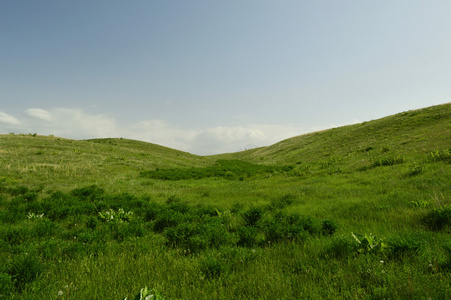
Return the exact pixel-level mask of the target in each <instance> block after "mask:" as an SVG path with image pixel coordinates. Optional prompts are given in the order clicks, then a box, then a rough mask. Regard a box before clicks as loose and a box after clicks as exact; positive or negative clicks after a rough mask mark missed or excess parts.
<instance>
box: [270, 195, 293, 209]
mask: <svg viewBox="0 0 451 300" xmlns="http://www.w3.org/2000/svg"><path fill="white" fill-rule="evenodd" d="M295 199H296V196H295V195H292V194H285V195H283V196H282V197H280V198H277V199H273V200H271V203H270V205H269V207H270V208H271V209H283V208H285V207H287V206H289V205H291V204H292V203H293V201H294V200H295Z"/></svg>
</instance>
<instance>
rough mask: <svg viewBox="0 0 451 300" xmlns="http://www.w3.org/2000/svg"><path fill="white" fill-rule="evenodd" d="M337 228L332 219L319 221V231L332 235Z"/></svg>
mask: <svg viewBox="0 0 451 300" xmlns="http://www.w3.org/2000/svg"><path fill="white" fill-rule="evenodd" d="M337 229H338V225H337V223H335V221H333V220H324V221H322V222H321V232H322V233H324V234H328V235H332V234H334V233H335V231H337Z"/></svg>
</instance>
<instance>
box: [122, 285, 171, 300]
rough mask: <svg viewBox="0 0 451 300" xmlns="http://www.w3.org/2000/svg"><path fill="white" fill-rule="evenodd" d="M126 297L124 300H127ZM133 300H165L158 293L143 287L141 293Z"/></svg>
mask: <svg viewBox="0 0 451 300" xmlns="http://www.w3.org/2000/svg"><path fill="white" fill-rule="evenodd" d="M127 299H128V298H127V297H125V298H124V299H123V300H127ZM133 300H164V298H163V296H161V294H160V293H159V292H158V291H156V290H152V289H149V288H148V287H147V286H145V287H143V288H142V289H141V290H140V291H139V293H138V294H137V295H136V296H135V297H134V298H133Z"/></svg>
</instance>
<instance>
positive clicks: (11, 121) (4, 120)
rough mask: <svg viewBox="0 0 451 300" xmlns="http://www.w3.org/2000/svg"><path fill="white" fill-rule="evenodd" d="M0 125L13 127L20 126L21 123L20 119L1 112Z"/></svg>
mask: <svg viewBox="0 0 451 300" xmlns="http://www.w3.org/2000/svg"><path fill="white" fill-rule="evenodd" d="M0 123H1V124H4V125H13V126H16V125H20V121H19V120H18V119H16V118H15V117H13V116H11V115H8V114H7V113H4V112H2V111H0Z"/></svg>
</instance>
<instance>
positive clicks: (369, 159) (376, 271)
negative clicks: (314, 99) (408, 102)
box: [0, 103, 451, 299]
mask: <svg viewBox="0 0 451 300" xmlns="http://www.w3.org/2000/svg"><path fill="white" fill-rule="evenodd" d="M450 183H451V103H448V104H443V105H438V106H433V107H428V108H424V109H420V110H414V111H408V112H403V113H399V114H396V115H393V116H388V117H385V118H382V119H378V120H373V121H368V122H364V123H361V124H356V125H349V126H343V127H339V128H333V129H329V130H324V131H320V132H313V133H310V134H305V135H301V136H296V137H293V138H290V139H287V140H284V141H281V142H279V143H276V144H274V145H271V146H267V147H261V148H257V149H251V150H247V151H242V152H237V153H225V154H220V155H212V156H197V155H192V154H189V153H186V152H182V151H178V150H174V149H170V148H167V147H162V146H159V145H155V144H151V143H145V142H140V141H134V140H127V139H94V140H81V141H78V140H69V139H63V138H57V137H53V136H38V135H35V134H7V135H0V262H1V263H0V299H30V298H33V299H57V298H58V299H60V298H62V299H104V298H114V299H123V298H124V297H125V296H127V295H128V297H130V296H133V295H135V294H136V293H137V292H138V291H139V290H140V289H141V288H143V287H144V286H146V285H147V286H149V288H151V290H152V291H151V292H152V293H153V294H154V295H160V296H163V297H164V298H165V299H225V298H233V299H266V298H275V299H304V298H309V299H339V298H343V299H447V298H449V291H450V290H451V244H450V239H449V236H450V234H451V185H450ZM160 296H159V297H160ZM129 299H131V298H129ZM157 299H161V298H157Z"/></svg>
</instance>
